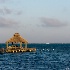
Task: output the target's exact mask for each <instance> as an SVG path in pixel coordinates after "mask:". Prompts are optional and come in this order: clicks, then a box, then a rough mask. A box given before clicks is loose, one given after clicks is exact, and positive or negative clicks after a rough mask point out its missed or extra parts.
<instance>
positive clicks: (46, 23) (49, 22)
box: [40, 18, 67, 27]
mask: <svg viewBox="0 0 70 70" xmlns="http://www.w3.org/2000/svg"><path fill="white" fill-rule="evenodd" d="M40 21H41V22H42V26H43V27H62V26H66V25H67V24H66V23H64V22H61V21H59V20H57V19H53V18H40Z"/></svg>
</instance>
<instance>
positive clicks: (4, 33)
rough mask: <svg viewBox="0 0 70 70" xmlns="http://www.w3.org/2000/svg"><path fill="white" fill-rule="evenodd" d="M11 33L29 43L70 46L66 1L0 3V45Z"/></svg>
mask: <svg viewBox="0 0 70 70" xmlns="http://www.w3.org/2000/svg"><path fill="white" fill-rule="evenodd" d="M15 32H18V33H20V35H21V36H22V37H24V38H25V39H26V40H28V42H29V43H47V42H50V43H70V0H0V42H5V41H6V40H7V39H9V38H11V37H12V36H13V34H14V33H15Z"/></svg>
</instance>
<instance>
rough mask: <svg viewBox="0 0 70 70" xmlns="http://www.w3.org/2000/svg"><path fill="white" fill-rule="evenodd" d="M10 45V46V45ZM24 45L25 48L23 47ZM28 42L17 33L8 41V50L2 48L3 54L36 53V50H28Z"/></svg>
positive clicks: (0, 50)
mask: <svg viewBox="0 0 70 70" xmlns="http://www.w3.org/2000/svg"><path fill="white" fill-rule="evenodd" d="M9 44H10V45H9ZM16 44H19V45H20V46H18V45H16ZM22 44H24V46H22ZM27 44H28V41H27V40H25V39H24V38H22V37H21V36H20V34H19V33H15V34H14V35H13V37H12V38H10V39H9V40H7V41H6V49H4V48H1V49H0V52H1V53H4V52H6V53H19V52H35V51H36V48H28V47H27Z"/></svg>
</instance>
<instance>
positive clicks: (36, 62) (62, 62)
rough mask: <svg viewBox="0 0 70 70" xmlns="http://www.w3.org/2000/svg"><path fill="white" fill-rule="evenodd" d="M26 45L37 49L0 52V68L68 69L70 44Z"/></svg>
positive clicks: (1, 69)
mask: <svg viewBox="0 0 70 70" xmlns="http://www.w3.org/2000/svg"><path fill="white" fill-rule="evenodd" d="M5 46H6V45H5V44H0V47H5ZM28 47H35V48H36V49H37V51H36V52H24V53H4V54H0V70H70V44H28Z"/></svg>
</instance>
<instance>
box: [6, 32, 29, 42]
mask: <svg viewBox="0 0 70 70" xmlns="http://www.w3.org/2000/svg"><path fill="white" fill-rule="evenodd" d="M6 42H8V43H11V42H13V43H19V42H22V43H28V42H27V40H25V39H24V38H22V37H21V36H20V34H19V33H15V34H14V35H13V37H12V38H10V39H9V40H7V41H6Z"/></svg>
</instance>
